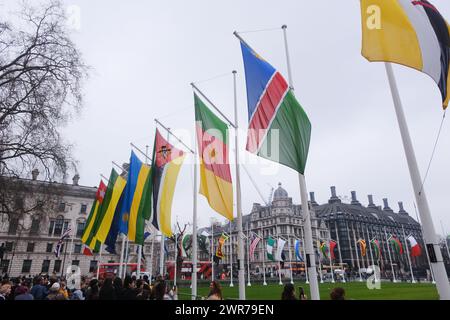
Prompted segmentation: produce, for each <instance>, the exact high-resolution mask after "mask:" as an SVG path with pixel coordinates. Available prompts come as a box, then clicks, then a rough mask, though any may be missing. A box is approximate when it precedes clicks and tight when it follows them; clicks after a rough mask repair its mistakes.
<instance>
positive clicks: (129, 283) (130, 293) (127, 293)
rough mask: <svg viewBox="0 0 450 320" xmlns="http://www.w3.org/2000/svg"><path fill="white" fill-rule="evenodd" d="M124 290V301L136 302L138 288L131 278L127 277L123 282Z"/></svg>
mask: <svg viewBox="0 0 450 320" xmlns="http://www.w3.org/2000/svg"><path fill="white" fill-rule="evenodd" d="M123 286H124V290H123V295H122V299H123V300H136V294H137V292H136V288H135V282H134V281H133V279H132V278H131V277H130V276H126V277H125V280H124V282H123Z"/></svg>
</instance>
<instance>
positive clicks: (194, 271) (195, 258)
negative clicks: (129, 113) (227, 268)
mask: <svg viewBox="0 0 450 320" xmlns="http://www.w3.org/2000/svg"><path fill="white" fill-rule="evenodd" d="M194 141H195V146H194V155H193V157H194V194H193V196H194V207H193V212H192V222H193V223H192V275H191V285H192V291H191V294H192V300H196V299H197V264H198V239H197V188H198V187H197V170H198V163H197V139H195V138H194Z"/></svg>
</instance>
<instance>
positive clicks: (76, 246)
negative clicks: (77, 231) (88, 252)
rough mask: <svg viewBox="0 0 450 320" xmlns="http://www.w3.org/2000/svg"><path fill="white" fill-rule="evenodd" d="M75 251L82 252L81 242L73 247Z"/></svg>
mask: <svg viewBox="0 0 450 320" xmlns="http://www.w3.org/2000/svg"><path fill="white" fill-rule="evenodd" d="M73 253H81V244H76V245H75V246H74V247H73Z"/></svg>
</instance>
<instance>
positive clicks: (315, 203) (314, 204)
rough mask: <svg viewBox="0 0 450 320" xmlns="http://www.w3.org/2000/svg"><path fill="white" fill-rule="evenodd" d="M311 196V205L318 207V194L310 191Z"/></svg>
mask: <svg viewBox="0 0 450 320" xmlns="http://www.w3.org/2000/svg"><path fill="white" fill-rule="evenodd" d="M309 198H310V201H311V206H313V207H317V206H318V205H319V204H318V203H317V202H316V196H315V195H314V192H310V193H309Z"/></svg>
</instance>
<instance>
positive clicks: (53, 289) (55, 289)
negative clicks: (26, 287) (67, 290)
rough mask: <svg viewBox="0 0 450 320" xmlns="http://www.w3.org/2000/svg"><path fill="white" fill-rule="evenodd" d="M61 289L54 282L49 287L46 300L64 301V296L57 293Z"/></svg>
mask: <svg viewBox="0 0 450 320" xmlns="http://www.w3.org/2000/svg"><path fill="white" fill-rule="evenodd" d="M60 289H61V286H60V285H59V283H58V282H55V283H54V284H52V286H51V287H50V293H49V294H48V295H47V298H46V299H47V300H65V299H64V295H62V294H60V293H59V290H60Z"/></svg>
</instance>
